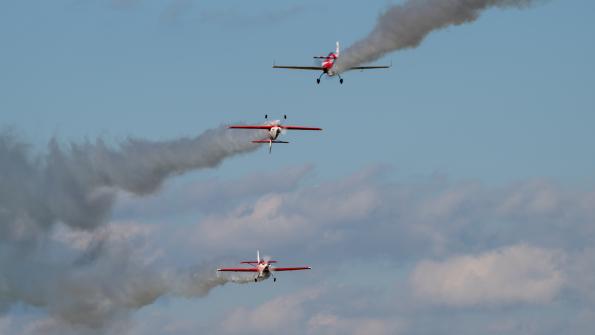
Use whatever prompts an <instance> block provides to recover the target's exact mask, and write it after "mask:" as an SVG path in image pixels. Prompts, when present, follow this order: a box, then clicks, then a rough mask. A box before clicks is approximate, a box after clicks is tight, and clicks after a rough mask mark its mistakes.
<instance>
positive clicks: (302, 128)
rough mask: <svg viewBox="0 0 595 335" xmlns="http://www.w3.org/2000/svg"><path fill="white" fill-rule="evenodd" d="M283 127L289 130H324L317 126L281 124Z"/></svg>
mask: <svg viewBox="0 0 595 335" xmlns="http://www.w3.org/2000/svg"><path fill="white" fill-rule="evenodd" d="M279 127H281V128H282V129H289V130H322V128H315V127H299V126H279Z"/></svg>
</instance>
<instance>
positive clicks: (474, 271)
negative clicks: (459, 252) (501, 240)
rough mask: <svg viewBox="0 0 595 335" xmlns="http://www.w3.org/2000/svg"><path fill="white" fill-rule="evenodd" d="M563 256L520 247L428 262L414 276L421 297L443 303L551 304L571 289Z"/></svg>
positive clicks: (412, 276)
mask: <svg viewBox="0 0 595 335" xmlns="http://www.w3.org/2000/svg"><path fill="white" fill-rule="evenodd" d="M563 261H564V256H563V255H562V254H561V253H560V252H558V251H551V250H547V249H543V248H537V247H531V246H528V245H515V246H510V247H505V248H501V249H498V250H494V251H490V252H485V253H482V254H479V255H466V256H454V257H451V258H448V259H446V260H445V261H438V262H437V261H422V262H420V263H419V264H418V265H417V266H416V267H415V270H414V271H413V273H412V274H411V277H410V283H411V286H412V288H413V291H414V293H415V295H416V296H417V297H419V298H421V299H423V300H427V301H430V302H432V303H437V304H446V305H454V306H470V305H477V304H502V303H504V304H509V303H544V302H550V301H551V300H552V299H553V298H554V297H555V296H556V295H557V294H558V293H559V292H560V290H561V288H562V287H563V286H564V284H565V274H564V273H563V272H562V269H561V266H562V264H563Z"/></svg>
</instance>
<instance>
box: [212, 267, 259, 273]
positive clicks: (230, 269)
mask: <svg viewBox="0 0 595 335" xmlns="http://www.w3.org/2000/svg"><path fill="white" fill-rule="evenodd" d="M217 271H221V272H258V269H257V268H223V269H217Z"/></svg>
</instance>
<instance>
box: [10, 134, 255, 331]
mask: <svg viewBox="0 0 595 335" xmlns="http://www.w3.org/2000/svg"><path fill="white" fill-rule="evenodd" d="M255 136H260V134H258V133H253V132H234V131H230V130H227V129H225V127H220V128H216V129H211V130H207V131H205V132H204V133H202V134H201V135H199V136H196V137H193V138H180V139H176V140H170V141H148V140H141V139H128V140H126V141H124V142H122V143H120V144H119V145H117V146H115V147H114V146H110V145H108V144H106V143H105V142H104V141H103V140H97V141H95V142H90V141H86V142H84V143H80V144H77V143H70V144H68V145H66V146H64V145H60V144H59V143H58V141H57V140H55V139H54V140H52V141H51V142H50V144H49V149H48V151H47V153H44V154H40V155H33V154H32V153H31V150H30V148H29V146H28V145H27V144H26V143H24V142H22V141H20V140H19V139H18V137H17V136H15V135H14V134H13V133H11V132H9V131H0V312H3V311H6V310H8V309H9V308H10V307H11V306H13V305H15V304H17V303H24V304H26V305H30V306H37V307H41V308H44V309H45V310H47V311H48V313H49V314H50V315H52V316H54V317H56V318H58V319H60V320H65V321H68V322H70V323H73V324H81V325H84V326H88V327H95V328H97V327H103V326H104V325H105V324H106V323H108V322H109V321H112V320H115V319H118V318H119V317H121V316H122V315H125V314H126V312H127V311H129V310H132V309H136V308H140V307H142V306H144V305H147V304H151V303H152V302H154V301H155V300H156V299H158V298H159V297H161V296H164V295H182V296H188V297H196V296H202V295H205V294H206V293H208V291H209V290H210V289H211V288H213V287H215V286H218V285H223V284H225V283H227V282H229V281H239V282H242V280H243V279H241V278H232V277H218V276H216V274H215V272H214V269H215V268H214V267H210V266H208V267H207V266H203V267H201V268H200V269H193V270H192V271H179V270H168V271H166V272H165V273H164V272H163V271H159V270H157V269H154V268H152V267H150V266H148V265H146V264H143V263H142V262H138V261H136V260H135V259H133V258H132V257H130V252H129V251H130V250H128V249H127V247H126V246H118V245H114V244H113V243H108V242H109V241H106V240H102V239H98V240H97V241H96V243H92V244H91V246H90V247H89V248H88V250H86V252H84V253H82V254H80V252H78V254H77V252H73V251H72V250H63V249H64V247H63V246H62V247H60V246H59V245H57V243H56V242H55V241H52V239H51V238H50V236H51V234H52V232H53V231H54V230H55V228H57V227H58V226H59V227H64V229H66V230H74V231H88V232H91V233H93V232H95V231H96V230H97V228H99V227H101V226H103V225H104V224H105V223H106V221H107V220H108V219H109V217H110V214H111V210H112V207H113V205H114V202H115V200H116V198H117V195H118V193H121V192H128V193H131V194H135V195H138V196H142V195H147V194H151V193H154V192H156V191H157V190H158V189H159V187H160V186H161V185H162V183H163V182H164V181H165V180H166V179H167V178H168V177H171V176H176V175H179V174H182V173H184V172H187V171H190V170H195V169H205V168H213V167H216V166H217V165H218V164H220V163H221V162H222V161H223V160H224V159H225V158H228V157H232V156H235V155H238V154H242V153H247V152H250V151H253V150H256V149H257V148H258V145H255V144H253V143H251V142H250V141H251V140H252V139H254V137H255Z"/></svg>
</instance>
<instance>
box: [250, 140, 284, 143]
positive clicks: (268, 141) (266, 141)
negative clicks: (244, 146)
mask: <svg viewBox="0 0 595 335" xmlns="http://www.w3.org/2000/svg"><path fill="white" fill-rule="evenodd" d="M252 143H289V142H286V141H277V140H275V141H270V140H254V141H252Z"/></svg>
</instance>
